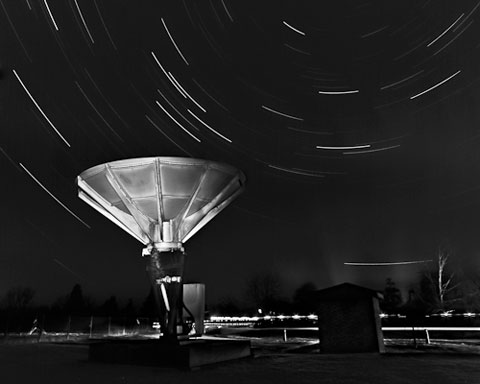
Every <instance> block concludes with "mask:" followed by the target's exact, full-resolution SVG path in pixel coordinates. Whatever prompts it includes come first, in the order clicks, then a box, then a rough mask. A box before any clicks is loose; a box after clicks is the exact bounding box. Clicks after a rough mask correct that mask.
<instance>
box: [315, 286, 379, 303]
mask: <svg viewBox="0 0 480 384" xmlns="http://www.w3.org/2000/svg"><path fill="white" fill-rule="evenodd" d="M315 296H316V298H317V299H318V300H320V301H329V300H348V299H350V300H351V299H360V298H365V297H376V298H378V299H383V295H382V294H381V293H380V292H378V291H375V290H373V289H370V288H365V287H361V286H360V285H356V284H352V283H342V284H338V285H334V286H333V287H329V288H325V289H321V290H319V291H317V292H316V295H315Z"/></svg>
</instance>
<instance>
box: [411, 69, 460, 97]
mask: <svg viewBox="0 0 480 384" xmlns="http://www.w3.org/2000/svg"><path fill="white" fill-rule="evenodd" d="M460 72H462V71H461V70H458V71H457V72H455V73H454V74H453V75H451V76H449V77H447V78H446V79H444V80H442V81H440V82H439V83H437V84H435V85H434V86H432V87H430V88H428V89H426V90H425V91H422V92H420V93H417V94H416V95H414V96H412V97H410V100H413V99H415V98H417V97H419V96H422V95H424V94H425V93H427V92H430V91H431V90H433V89H435V88H437V87H439V86H440V85H442V84H444V83H446V82H447V81H448V80H450V79H452V78H453V77H455V76H457V75H458V74H459V73H460Z"/></svg>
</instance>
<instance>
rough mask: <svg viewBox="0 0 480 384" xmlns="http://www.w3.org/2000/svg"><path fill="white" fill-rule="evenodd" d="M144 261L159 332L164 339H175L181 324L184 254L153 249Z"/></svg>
mask: <svg viewBox="0 0 480 384" xmlns="http://www.w3.org/2000/svg"><path fill="white" fill-rule="evenodd" d="M146 259H147V273H148V275H149V278H150V283H151V284H152V288H153V292H154V295H155V301H156V304H157V308H158V312H159V316H160V319H159V320H160V321H159V323H160V330H161V332H162V333H163V337H164V338H176V337H177V325H181V322H182V309H183V308H182V307H183V292H182V291H183V290H182V285H183V265H184V261H185V254H184V252H182V251H173V252H159V251H158V250H157V249H153V250H152V252H151V254H150V256H147V258H146Z"/></svg>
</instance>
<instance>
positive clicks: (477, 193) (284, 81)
mask: <svg viewBox="0 0 480 384" xmlns="http://www.w3.org/2000/svg"><path fill="white" fill-rule="evenodd" d="M479 5H480V3H479V2H478V1H477V0H474V1H463V0H462V1H439V0H438V1H437V0H435V1H433V0H418V1H405V0H399V1H388V2H386V1H380V0H378V1H353V0H352V1H328V2H326V1H314V0H312V1H232V0H208V1H202V2H198V1H192V0H175V1H159V0H154V1H150V0H149V1H147V0H144V1H133V0H116V1H107V0H48V1H43V0H42V1H41V0H0V53H1V55H0V66H1V71H2V77H1V80H0V84H1V86H0V152H1V153H0V170H1V174H2V185H1V188H0V191H1V192H0V193H1V212H2V220H1V223H0V229H1V231H0V295H3V294H4V292H5V291H6V290H7V289H8V288H9V287H11V286H14V285H29V286H32V287H33V288H35V289H36V291H37V300H38V301H42V300H43V301H48V300H52V299H53V298H55V297H58V296H60V295H63V294H66V293H67V292H69V291H70V290H71V287H72V286H73V284H75V283H77V282H79V283H81V284H82V286H83V287H84V290H85V291H86V292H88V293H90V294H91V295H92V296H94V297H96V298H98V300H103V299H104V298H106V297H107V296H109V295H111V294H116V295H117V296H119V297H123V298H127V297H130V296H132V297H143V296H145V294H146V293H147V292H148V281H147V278H146V274H145V266H144V263H143V260H142V258H141V256H140V255H141V249H142V245H141V244H140V243H138V242H137V241H136V240H135V239H134V238H132V237H130V236H129V235H128V234H126V233H125V232H123V231H122V230H121V229H119V228H118V227H116V226H115V225H114V224H112V223H111V222H109V221H108V220H107V219H105V218H103V217H102V216H101V215H100V214H98V213H97V212H95V211H94V210H92V209H91V208H90V207H89V206H87V205H86V204H85V203H83V202H82V201H81V200H79V199H78V198H77V195H76V187H75V177H76V176H77V175H78V174H79V173H81V172H82V171H83V170H85V169H87V168H89V167H92V166H94V165H97V164H100V163H104V162H108V161H113V160H119V159H126V158H133V157H144V156H187V157H188V156H191V157H198V158H206V159H210V160H216V161H223V162H227V163H229V164H232V165H234V166H236V167H238V168H240V169H241V170H243V171H244V172H245V174H246V176H247V189H246V191H245V192H244V193H243V195H241V196H240V197H239V198H238V199H237V200H236V201H235V202H234V204H232V206H230V207H229V208H227V209H226V210H225V211H223V212H222V213H221V214H220V215H219V216H218V217H216V218H215V219H214V220H213V221H212V222H211V223H209V224H208V225H207V226H206V227H205V228H204V229H202V230H201V231H200V232H199V233H198V234H197V235H196V236H195V237H194V238H192V239H191V240H190V241H189V242H188V243H187V244H186V248H187V252H188V256H187V257H188V258H187V260H188V261H187V267H186V268H187V272H186V273H187V279H189V280H193V281H201V282H204V283H206V284H207V296H208V300H209V301H214V300H217V299H219V298H221V297H224V296H228V295H234V296H235V295H236V296H241V294H242V290H243V288H244V286H245V281H246V280H247V279H248V277H249V276H252V275H253V274H256V273H265V272H266V271H273V272H274V273H276V274H278V276H280V277H281V279H282V280H283V281H284V288H285V293H286V294H288V293H289V292H291V291H292V290H293V289H294V288H296V287H298V285H300V284H301V283H303V282H306V281H312V282H314V283H315V284H316V285H317V286H318V287H319V288H322V287H326V286H329V285H331V284H335V283H341V282H343V281H351V282H354V283H359V284H365V285H367V286H370V287H372V288H382V287H383V286H384V281H385V278H386V277H392V278H393V279H394V280H395V281H397V284H399V285H401V286H402V288H404V289H406V287H408V286H409V284H411V283H412V282H413V281H414V280H415V279H416V278H417V274H418V270H419V268H420V267H421V265H410V266H396V267H353V266H347V265H344V263H345V262H348V261H354V262H355V261H357V262H359V261H362V262H385V261H394V262H397V261H414V260H428V259H432V258H433V257H435V249H436V247H437V246H438V244H439V243H440V242H441V241H444V239H449V241H450V242H451V244H453V247H454V248H455V249H456V252H457V253H458V254H461V255H463V256H464V257H467V258H474V257H478V255H479V254H480V240H479V236H478V233H479V229H480V161H479V160H480V159H479V156H480V151H479V150H478V148H479V145H480V108H479V106H480V104H479V103H480V82H479V80H480V48H479V47H480V38H479V36H480V19H479V18H478V17H479V13H480V6H479ZM183 91H184V92H186V93H187V94H188V97H185V96H186V95H182V93H181V92H183ZM189 111H190V112H189ZM207 125H208V127H207ZM35 179H36V180H37V181H38V183H37V182H36V181H35ZM40 184H41V185H43V186H44V188H46V189H47V190H48V191H49V192H50V193H51V194H53V195H54V196H55V198H56V199H58V201H56V200H55V199H54V198H53V197H52V196H51V195H49V193H47V192H46V190H44V189H43V188H42V187H41V186H40ZM60 203H61V204H63V205H64V206H61V205H60ZM66 208H68V210H70V212H69V211H67V209H66ZM72 213H73V214H75V215H76V216H77V217H74V216H73V215H72ZM79 219H80V220H79ZM82 221H83V223H82Z"/></svg>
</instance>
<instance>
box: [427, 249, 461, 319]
mask: <svg viewBox="0 0 480 384" xmlns="http://www.w3.org/2000/svg"><path fill="white" fill-rule="evenodd" d="M453 259H454V252H453V250H452V248H451V247H450V245H449V244H448V243H447V242H443V243H441V244H440V245H439V247H438V250H437V255H436V258H435V264H436V265H435V269H434V270H427V271H425V274H424V277H426V280H427V281H428V282H429V284H430V285H431V287H432V289H431V292H430V294H428V295H425V291H427V290H428V288H426V287H423V289H422V290H423V292H424V295H423V296H424V299H426V298H427V297H428V299H429V300H428V301H432V300H433V302H431V303H430V305H432V306H433V307H435V308H436V309H440V310H445V309H447V307H449V306H451V304H453V303H454V302H455V301H457V300H459V298H456V297H454V293H455V291H456V290H457V288H458V287H459V286H460V284H461V280H460V279H459V276H458V270H457V269H456V268H454V267H453ZM425 282H426V281H425ZM425 282H424V283H425Z"/></svg>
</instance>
